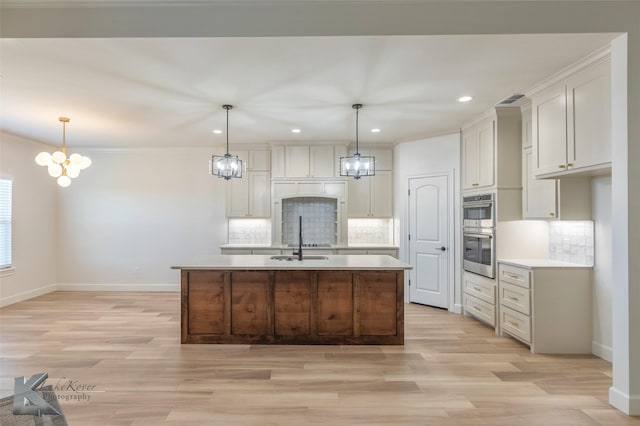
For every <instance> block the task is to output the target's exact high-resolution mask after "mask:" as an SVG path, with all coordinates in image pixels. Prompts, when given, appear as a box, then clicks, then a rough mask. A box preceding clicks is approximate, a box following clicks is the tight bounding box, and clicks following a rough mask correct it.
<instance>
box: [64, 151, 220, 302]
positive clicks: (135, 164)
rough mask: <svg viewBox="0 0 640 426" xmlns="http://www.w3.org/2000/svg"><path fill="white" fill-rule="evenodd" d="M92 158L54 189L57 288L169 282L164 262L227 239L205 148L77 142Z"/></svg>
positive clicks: (212, 249)
mask: <svg viewBox="0 0 640 426" xmlns="http://www.w3.org/2000/svg"><path fill="white" fill-rule="evenodd" d="M81 153H82V154H84V155H88V156H90V157H91V159H92V160H93V165H92V166H91V167H90V168H88V169H86V170H84V171H83V172H82V174H81V175H80V177H79V178H78V179H76V180H74V182H73V183H72V184H71V186H70V187H68V188H66V190H65V191H62V193H61V195H60V203H59V204H60V211H59V215H58V217H59V221H58V226H59V227H58V229H59V232H60V238H59V240H58V253H59V264H60V269H59V272H58V282H59V284H60V285H59V287H58V288H59V289H68V290H73V289H104V290H111V289H115V290H136V289H140V290H142V289H147V290H177V289H178V288H179V282H180V276H179V272H178V271H176V270H171V269H170V267H171V266H172V265H176V264H180V262H184V261H188V260H190V259H192V258H194V257H197V256H199V255H203V254H219V253H220V252H219V246H220V245H222V244H225V243H226V242H227V220H226V217H225V184H226V183H228V182H225V181H224V180H222V179H219V178H216V177H213V176H211V175H209V173H208V161H209V159H210V158H211V154H212V149H208V148H190V149H189V148H185V149H145V150H111V151H107V150H94V151H91V150H83V151H82V152H81Z"/></svg>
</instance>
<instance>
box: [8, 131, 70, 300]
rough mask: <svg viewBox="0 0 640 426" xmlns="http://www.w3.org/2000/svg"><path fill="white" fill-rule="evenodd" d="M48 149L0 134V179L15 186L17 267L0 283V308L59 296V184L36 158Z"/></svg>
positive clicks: (44, 146)
mask: <svg viewBox="0 0 640 426" xmlns="http://www.w3.org/2000/svg"><path fill="white" fill-rule="evenodd" d="M51 148H52V147H50V146H47V145H43V144H40V143H36V142H33V141H30V140H27V139H22V138H19V137H17V136H14V135H9V134H6V133H0V176H2V177H3V178H9V179H12V180H13V235H12V240H13V250H12V257H13V267H14V272H13V273H11V274H10V275H6V276H3V277H0V306H6V305H9V304H11V303H16V302H19V301H21V300H26V299H29V298H32V297H36V296H39V295H41V294H45V293H49V292H51V291H54V290H55V283H56V252H55V241H56V199H57V197H56V192H57V191H58V189H57V188H58V186H57V184H56V182H55V179H53V178H52V177H50V176H49V174H48V173H47V169H46V168H44V167H40V166H38V165H37V164H36V163H35V161H34V158H35V156H36V155H37V154H38V153H39V152H41V151H51Z"/></svg>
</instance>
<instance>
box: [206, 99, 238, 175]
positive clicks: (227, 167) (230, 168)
mask: <svg viewBox="0 0 640 426" xmlns="http://www.w3.org/2000/svg"><path fill="white" fill-rule="evenodd" d="M222 108H224V109H225V110H226V111H227V153H226V154H224V155H214V156H212V157H211V164H210V166H209V172H210V173H211V174H212V175H213V176H218V177H219V178H223V179H224V180H230V179H231V178H241V177H242V160H240V159H239V158H238V156H237V155H231V154H229V110H230V109H232V108H233V105H222Z"/></svg>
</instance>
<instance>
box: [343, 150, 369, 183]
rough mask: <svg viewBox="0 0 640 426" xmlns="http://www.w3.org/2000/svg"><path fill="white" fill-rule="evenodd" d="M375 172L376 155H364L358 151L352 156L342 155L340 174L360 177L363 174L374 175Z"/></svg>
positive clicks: (355, 177)
mask: <svg viewBox="0 0 640 426" xmlns="http://www.w3.org/2000/svg"><path fill="white" fill-rule="evenodd" d="M375 174H376V158H375V157H371V156H362V155H360V154H359V153H357V152H356V153H355V154H353V155H352V156H351V157H340V176H350V177H353V178H354V179H360V178H361V177H362V176H374V175H375Z"/></svg>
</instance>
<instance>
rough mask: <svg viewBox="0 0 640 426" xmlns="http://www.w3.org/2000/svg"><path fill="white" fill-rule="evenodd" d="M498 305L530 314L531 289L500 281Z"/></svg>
mask: <svg viewBox="0 0 640 426" xmlns="http://www.w3.org/2000/svg"><path fill="white" fill-rule="evenodd" d="M498 299H499V300H500V306H501V307H502V306H506V307H508V308H511V309H513V310H515V311H518V312H521V313H523V314H525V315H531V290H527V289H526V288H522V287H518V286H517V285H513V284H509V283H506V282H504V281H500V284H499V285H498Z"/></svg>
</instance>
